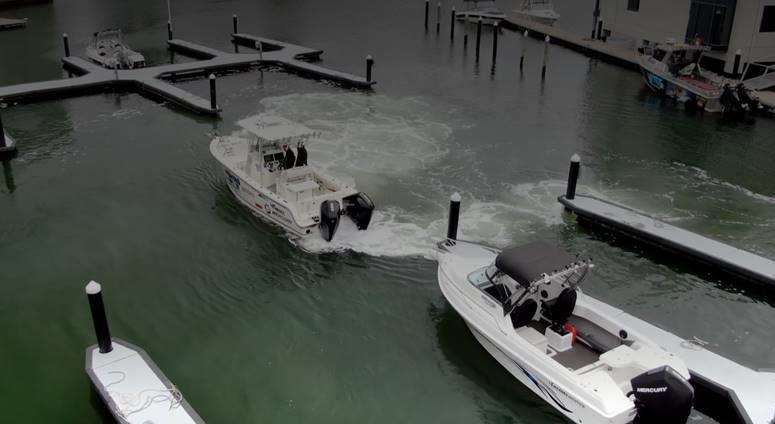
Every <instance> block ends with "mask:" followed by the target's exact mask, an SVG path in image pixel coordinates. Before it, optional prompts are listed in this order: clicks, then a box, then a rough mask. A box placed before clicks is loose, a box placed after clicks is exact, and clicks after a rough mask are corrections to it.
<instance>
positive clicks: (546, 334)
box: [438, 240, 775, 424]
mask: <svg viewBox="0 0 775 424" xmlns="http://www.w3.org/2000/svg"><path fill="white" fill-rule="evenodd" d="M438 247H439V255H438V260H439V270H438V279H439V287H440V288H441V291H442V293H443V294H444V297H445V298H446V299H447V301H448V302H449V303H450V305H452V307H453V308H454V309H455V310H456V311H457V313H458V314H460V316H461V317H462V318H463V320H464V321H465V322H466V324H467V326H468V327H469V328H470V330H471V332H472V333H473V335H474V337H475V338H476V339H477V340H478V341H479V343H480V344H481V345H482V346H483V347H484V348H485V349H486V350H487V351H488V352H489V353H490V354H491V355H492V356H493V357H494V358H495V359H496V360H498V362H500V364H501V365H503V367H504V368H506V369H507V370H508V371H509V372H510V373H511V374H512V375H513V376H514V377H515V378H517V379H518V380H519V381H521V382H522V383H523V384H524V385H525V386H527V387H528V388H530V390H532V391H533V393H535V394H536V395H537V396H539V397H540V398H542V399H543V400H545V401H546V402H547V403H548V404H550V405H551V406H553V407H554V408H555V409H556V410H557V411H559V412H560V413H562V414H563V415H564V416H566V417H567V418H568V419H570V420H571V421H572V422H574V423H585V424H597V423H601V424H602V423H610V424H624V423H631V422H635V423H654V424H657V423H660V424H667V423H672V424H679V423H681V424H682V423H685V422H686V420H687V418H688V417H689V415H690V414H691V412H692V407H693V405H694V408H695V409H696V410H698V411H700V412H702V413H705V414H707V415H709V416H711V417H713V418H716V419H719V420H720V421H721V422H735V423H738V422H739V423H757V424H767V423H769V422H770V421H769V420H771V419H772V417H773V415H775V398H773V396H772V394H773V393H775V374H771V373H765V372H756V371H753V370H751V369H749V368H745V367H742V366H740V365H738V364H734V363H732V362H731V361H729V360H726V359H724V358H721V357H719V356H717V355H715V354H713V353H711V352H708V351H706V350H704V349H703V348H702V346H700V345H696V344H694V343H692V342H690V341H685V340H682V339H679V338H677V337H676V336H673V335H671V334H669V333H666V332H665V331H664V330H661V329H658V328H656V327H654V326H653V325H650V324H648V323H646V322H644V321H641V320H639V319H637V318H635V317H633V316H631V315H629V314H627V313H625V312H623V311H621V310H619V309H616V308H614V307H612V306H609V305H607V304H604V303H602V302H600V301H598V300H596V299H594V298H591V297H589V296H586V295H584V294H583V293H582V292H581V290H580V289H579V284H580V283H581V282H582V280H583V279H584V278H585V276H586V275H587V273H588V272H589V271H590V269H591V268H592V264H591V262H590V261H588V260H580V259H578V258H573V257H570V256H569V255H567V254H566V253H565V252H563V251H561V250H559V249H557V248H555V247H553V246H551V245H548V244H547V243H544V242H535V243H530V244H527V245H524V246H518V247H512V248H507V249H505V250H503V251H499V250H498V249H494V248H491V247H487V246H482V245H479V244H475V243H470V242H464V241H455V240H446V241H444V242H441V243H439V245H438ZM666 346H667V347H666ZM668 349H669V350H668ZM687 361H692V365H693V366H694V367H696V368H693V369H691V370H690V369H689V367H688V365H687ZM762 391H764V392H765V393H766V392H767V391H769V393H770V394H769V395H766V394H762ZM719 417H720V418H719Z"/></svg>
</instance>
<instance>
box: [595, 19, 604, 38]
mask: <svg viewBox="0 0 775 424" xmlns="http://www.w3.org/2000/svg"><path fill="white" fill-rule="evenodd" d="M601 38H603V18H599V19H598V21H597V36H596V37H595V40H600V39H601Z"/></svg>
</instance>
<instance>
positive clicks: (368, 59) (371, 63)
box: [366, 55, 374, 82]
mask: <svg viewBox="0 0 775 424" xmlns="http://www.w3.org/2000/svg"><path fill="white" fill-rule="evenodd" d="M373 67H374V58H373V57H371V55H368V56H366V81H367V82H371V68H373Z"/></svg>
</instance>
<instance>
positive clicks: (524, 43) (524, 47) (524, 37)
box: [519, 30, 528, 72]
mask: <svg viewBox="0 0 775 424" xmlns="http://www.w3.org/2000/svg"><path fill="white" fill-rule="evenodd" d="M527 36H528V32H527V30H525V32H523V33H522V56H520V57H519V71H520V72H522V69H523V68H524V66H525V50H527Z"/></svg>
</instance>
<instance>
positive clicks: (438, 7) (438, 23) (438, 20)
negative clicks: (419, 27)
mask: <svg viewBox="0 0 775 424" xmlns="http://www.w3.org/2000/svg"><path fill="white" fill-rule="evenodd" d="M439 31H441V2H438V3H436V34H438V33H439Z"/></svg>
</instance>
